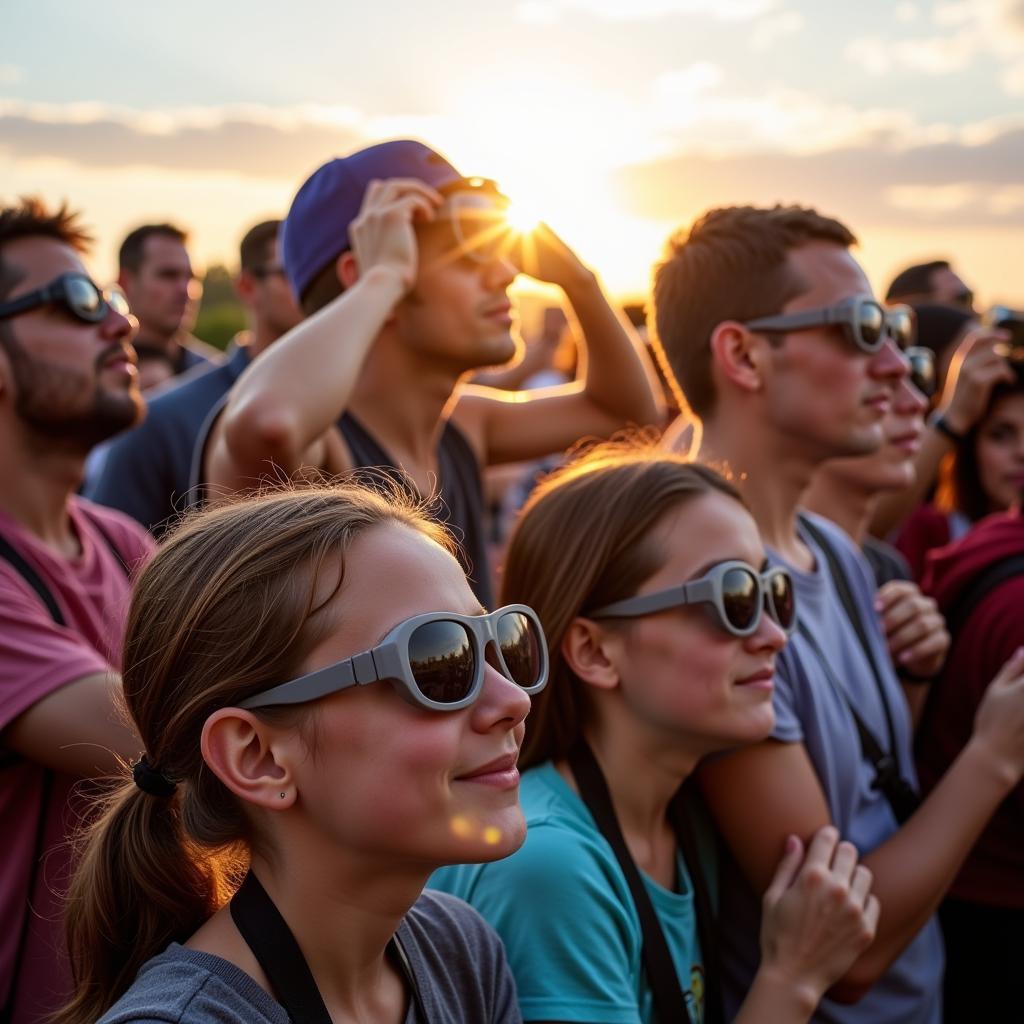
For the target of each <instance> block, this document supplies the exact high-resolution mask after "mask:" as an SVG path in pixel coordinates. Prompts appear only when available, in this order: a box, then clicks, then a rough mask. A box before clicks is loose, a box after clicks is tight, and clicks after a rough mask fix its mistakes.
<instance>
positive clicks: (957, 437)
mask: <svg viewBox="0 0 1024 1024" xmlns="http://www.w3.org/2000/svg"><path fill="white" fill-rule="evenodd" d="M928 426H929V427H931V428H932V429H933V430H937V431H938V432H939V433H940V434H943V435H945V436H946V437H948V438H949V439H950V441H952V442H953V444H960V443H961V442H962V441H964V440H965V439H966V438H967V435H966V434H961V433H960V431H959V430H955V429H954V428H953V427H951V426H950V425H949V423H948V422H947V420H946V417H945V416H943V415H942V413H936V414H935V415H934V416H932V418H931V419H930V420H929V421H928Z"/></svg>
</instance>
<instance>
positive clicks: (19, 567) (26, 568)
mask: <svg viewBox="0 0 1024 1024" xmlns="http://www.w3.org/2000/svg"><path fill="white" fill-rule="evenodd" d="M0 558H3V559H4V560H5V561H6V562H9V563H10V564H11V565H12V566H13V567H14V569H15V570H16V571H17V573H18V575H19V576H21V578H22V579H23V580H24V581H25V582H26V583H27V584H28V585H29V586H30V587H31V588H32V589H33V590H34V591H35V592H36V593H37V594H38V595H39V600H40V601H42V602H43V604H44V605H45V606H46V610H47V611H48V612H49V613H50V618H51V619H53V621H54V622H56V623H57V625H58V626H66V625H67V622H66V621H65V620H64V615H63V614H62V613H61V610H60V606H59V605H58V604H57V599H56V598H55V597H54V596H53V594H52V592H51V591H50V588H49V587H48V586H47V585H46V584H45V583H44V582H43V580H42V577H41V576H40V575H39V573H37V572H36V571H35V569H33V568H32V566H31V565H30V564H29V563H28V561H27V560H26V559H25V558H24V557H23V556H22V554H21V552H19V551H18V550H17V549H16V548H15V547H14V545H13V544H11V542H10V541H9V540H7V538H6V537H3V536H0Z"/></svg>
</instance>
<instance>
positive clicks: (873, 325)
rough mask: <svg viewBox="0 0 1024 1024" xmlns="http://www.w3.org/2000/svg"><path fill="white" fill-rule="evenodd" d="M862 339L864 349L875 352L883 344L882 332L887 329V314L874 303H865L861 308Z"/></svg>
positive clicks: (860, 325)
mask: <svg viewBox="0 0 1024 1024" xmlns="http://www.w3.org/2000/svg"><path fill="white" fill-rule="evenodd" d="M859 327H860V337H861V342H862V344H863V346H864V348H866V349H868V350H869V351H872V352H873V351H875V349H878V348H880V347H881V344H882V330H883V328H884V327H885V313H884V312H883V311H882V307H881V306H879V305H877V304H876V303H874V302H863V303H861V306H860V324H859Z"/></svg>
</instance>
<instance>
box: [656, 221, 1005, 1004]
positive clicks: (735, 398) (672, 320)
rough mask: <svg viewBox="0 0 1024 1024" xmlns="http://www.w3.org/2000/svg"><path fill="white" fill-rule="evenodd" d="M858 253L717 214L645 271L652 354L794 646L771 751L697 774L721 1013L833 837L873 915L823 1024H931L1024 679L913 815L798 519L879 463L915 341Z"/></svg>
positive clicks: (911, 780) (832, 542)
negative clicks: (810, 496)
mask: <svg viewBox="0 0 1024 1024" xmlns="http://www.w3.org/2000/svg"><path fill="white" fill-rule="evenodd" d="M852 242H853V235H852V233H851V232H850V231H849V230H848V229H847V228H845V227H844V226H843V225H841V224H839V222H837V221H835V220H832V219H831V218H827V217H823V216H821V215H819V214H817V213H816V212H815V211H813V210H807V209H803V208H800V207H775V208H772V209H756V208H754V207H730V208H723V209H718V210H713V211H711V212H710V213H708V214H706V215H705V216H704V217H703V218H701V219H699V220H698V221H697V222H696V223H695V224H694V226H693V228H692V229H691V230H690V232H689V233H688V234H680V235H678V236H676V237H675V238H673V240H672V242H671V244H670V247H669V251H668V253H667V255H666V257H665V260H664V261H663V262H662V263H661V265H659V266H658V267H657V268H656V272H655V285H654V319H655V322H656V324H657V333H658V343H659V344H660V345H661V346H662V356H663V358H664V359H665V361H666V363H667V365H669V366H670V367H672V369H673V371H674V372H675V374H676V377H677V383H678V385H679V386H680V387H681V390H682V392H683V394H684V395H685V397H686V399H687V400H688V401H689V404H690V406H691V408H692V409H694V410H695V412H696V413H697V415H698V416H699V417H700V420H701V428H702V429H701V437H700V441H699V454H698V458H699V459H700V460H701V461H702V462H705V463H706V464H708V465H711V466H714V467H716V468H719V469H722V470H723V471H725V472H727V473H728V474H729V475H730V476H731V477H732V479H733V481H734V483H735V484H736V486H737V487H738V489H739V490H740V491H741V493H742V494H743V497H744V499H745V500H746V502H747V504H748V506H749V508H750V510H751V513H752V514H753V516H754V519H755V520H756V522H757V524H758V528H759V529H760V532H761V536H762V539H763V541H764V543H765V546H766V547H767V548H768V550H769V552H770V557H771V559H772V561H773V562H774V563H775V564H781V565H783V566H785V567H787V568H788V569H789V571H790V573H791V574H792V576H793V579H794V584H795V588H796V597H797V622H798V627H797V630H796V632H795V633H794V634H793V636H792V637H791V638H790V641H789V643H788V644H787V646H786V648H785V649H784V650H783V651H781V652H780V653H779V655H778V657H777V659H776V674H775V678H774V680H773V685H774V701H773V704H774V709H775V719H776V720H775V729H774V731H773V734H772V737H771V738H770V739H768V740H766V741H764V742H762V743H759V744H756V745H754V746H752V747H747V748H744V749H742V750H738V751H735V752H733V753H730V754H728V755H727V756H724V757H721V758H716V759H714V760H713V761H711V762H708V763H706V764H705V765H704V766H703V767H702V769H701V771H700V782H701V785H702V787H703V790H704V793H705V796H706V798H707V800H708V804H709V807H710V809H711V812H712V815H713V816H714V818H715V821H716V823H717V825H718V827H719V829H720V831H721V833H722V836H723V837H724V840H725V843H726V845H727V846H728V848H729V850H730V851H731V854H732V858H731V859H730V860H729V861H728V862H727V864H726V866H725V868H724V871H725V877H723V884H722V886H721V891H722V900H723V902H722V924H723V927H722V928H721V929H720V932H721V935H722V938H723V948H722V952H723V959H724V961H725V963H724V966H725V978H726V989H727V1007H726V1010H727V1013H728V1011H730V1010H732V1011H734V1010H735V1009H736V1007H737V1006H738V1003H739V1000H740V999H741V998H742V995H743V993H744V992H745V989H746V986H747V985H749V983H750V980H751V979H752V977H753V973H754V971H755V970H756V967H757V960H758V950H757V936H758V921H759V916H760V904H759V893H761V892H763V891H764V890H765V888H766V887H767V885H768V882H769V880H770V877H771V873H772V870H773V869H774V864H775V861H776V860H777V858H778V854H779V850H780V849H782V847H783V846H784V844H785V842H786V840H787V837H788V836H791V835H797V836H801V837H806V836H810V835H812V834H813V833H814V832H816V831H817V830H818V829H819V828H821V827H823V826H826V825H830V824H832V825H834V826H835V827H836V828H837V829H838V830H839V832H840V834H841V835H842V836H843V838H845V839H847V840H849V841H850V842H851V843H853V845H854V846H855V847H857V849H858V850H859V851H860V852H861V858H862V863H863V864H864V865H865V866H866V867H867V868H869V869H870V871H871V872H872V873H873V875H874V885H873V889H872V891H873V892H874V893H875V894H876V895H877V896H878V898H879V902H880V903H881V905H882V915H881V918H880V920H879V927H878V933H877V935H876V937H875V940H874V942H873V943H872V944H871V946H870V947H869V948H868V950H867V951H866V952H865V953H864V954H863V955H862V956H861V957H860V958H859V959H858V961H857V962H856V963H855V964H854V965H853V967H852V968H851V970H850V971H849V972H848V973H847V975H846V977H845V978H843V979H841V981H840V982H839V983H838V984H837V985H836V987H835V988H834V989H833V992H832V995H833V996H834V998H831V999H826V1000H823V1001H822V1003H821V1004H820V1006H819V1007H818V1008H817V1010H816V1011H815V1017H814V1019H815V1020H816V1021H822V1022H835V1024H910V1022H914V1024H938V1022H939V1021H940V1020H941V1017H942V1005H941V986H942V940H941V936H940V934H939V931H938V926H937V923H936V920H935V917H934V912H935V909H936V907H937V905H938V903H939V901H940V899H941V898H942V895H943V893H944V891H945V889H946V887H947V886H948V885H949V883H950V881H951V880H952V878H953V876H954V875H955V873H956V870H957V868H958V867H959V865H960V863H961V862H962V861H963V859H964V857H965V856H966V854H967V852H968V851H969V849H970V848H971V845H972V844H973V842H974V840H975V839H976V838H977V836H978V834H979V833H980V832H981V830H982V828H983V827H984V825H985V823H986V821H987V820H988V818H989V817H990V816H991V815H992V813H993V812H994V810H995V809H996V807H998V805H999V804H1000V802H1001V801H1002V800H1003V799H1004V797H1005V796H1006V795H1007V794H1008V793H1009V792H1010V790H1012V789H1013V786H1014V784H1015V783H1016V781H1017V780H1018V779H1020V778H1021V775H1022V774H1024V659H1022V658H1015V659H1011V661H1010V662H1009V663H1008V665H1007V666H1006V667H1005V668H1004V669H1003V670H1002V672H1001V673H1000V674H999V676H998V677H997V679H996V680H995V681H994V682H993V683H992V685H991V686H990V687H989V689H988V691H987V693H986V697H985V700H986V701H987V702H988V706H987V707H983V708H982V709H981V711H980V712H979V715H978V719H977V724H976V726H975V729H974V733H973V735H972V738H971V742H970V743H969V744H968V746H967V748H966V749H965V751H964V752H963V753H962V754H961V755H960V757H959V758H958V759H957V760H956V761H955V762H954V763H953V765H952V766H951V767H950V768H949V771H948V772H947V773H946V775H945V777H944V779H943V781H942V782H941V783H940V784H939V785H938V786H937V787H936V789H935V790H934V791H933V792H932V794H931V795H930V796H929V797H928V798H927V799H926V800H925V801H924V802H923V803H922V804H921V805H920V807H919V808H918V807H917V799H916V794H915V792H914V786H915V784H916V779H915V776H914V768H913V758H912V748H911V741H912V731H911V722H910V716H909V713H908V709H907V706H906V701H905V700H904V699H903V694H902V693H901V691H900V687H899V684H898V682H897V679H896V676H895V673H894V671H893V666H892V663H891V660H890V658H889V653H888V650H887V645H886V637H885V633H884V632H883V629H882V624H881V622H880V620H879V617H878V613H877V611H876V604H875V599H876V595H875V587H874V584H873V581H872V580H871V578H870V573H869V570H868V568H867V566H866V565H865V563H864V562H863V558H862V556H861V555H860V553H859V552H858V551H857V549H856V547H855V546H854V544H853V542H852V541H851V540H850V538H849V537H848V536H847V535H846V534H844V533H843V532H842V531H841V530H840V529H839V528H838V527H836V526H835V525H834V524H832V523H830V522H828V521H827V520H825V519H822V518H821V517H818V516H811V515H807V514H806V513H803V514H800V511H799V506H800V501H801V496H802V494H803V492H804V491H805V489H806V488H807V486H808V484H809V483H810V480H811V477H812V476H813V474H814V472H815V471H816V469H817V468H818V467H819V466H820V465H821V464H822V463H823V462H825V461H826V460H828V459H832V458H837V457H841V456H853V455H864V454H867V453H870V452H873V451H875V450H877V448H878V447H879V446H880V445H881V443H882V440H883V436H884V432H883V418H884V416H885V415H886V413H887V412H888V410H889V409H890V407H891V405H892V402H893V396H894V393H895V390H896V388H897V387H898V386H899V385H900V384H901V383H902V381H903V380H904V379H905V377H906V375H907V371H908V367H907V364H906V362H905V360H904V358H903V357H902V355H901V353H900V351H899V348H898V347H897V339H898V338H900V336H901V335H903V333H904V328H905V326H906V324H905V323H904V321H903V319H902V317H898V316H897V315H896V314H894V313H893V312H892V311H887V310H886V309H884V308H883V307H882V306H881V305H880V304H879V303H878V302H876V301H875V299H874V298H873V297H872V295H871V288H870V285H869V284H868V281H867V278H866V276H865V274H864V271H863V270H862V269H861V267H860V266H859V264H858V263H857V262H856V260H855V259H854V258H853V256H852V255H851V253H850V252H849V246H850V245H851V244H852ZM900 340H902V339H900ZM681 582H682V581H681ZM891 612H892V609H891V608H887V609H886V625H887V627H888V626H889V617H890V615H891ZM928 618H929V616H927V615H922V614H921V613H920V609H919V610H918V613H917V614H916V615H911V616H910V618H909V619H907V620H906V621H901V622H900V623H899V624H898V628H900V629H905V630H907V631H909V633H911V634H913V636H912V639H913V640H914V641H915V643H916V642H917V641H920V640H921V639H923V637H922V630H924V631H927V629H929V628H931V629H934V628H935V625H934V620H933V619H932V620H931V621H932V624H931V626H929V625H928V622H926V621H924V620H925V619H928ZM736 699H740V698H739V696H737V698H736ZM849 1002H856V1005H853V1006H851V1005H845V1004H846V1003H849ZM811 1009H813V1008H812V1007H808V1012H810V1010H811Z"/></svg>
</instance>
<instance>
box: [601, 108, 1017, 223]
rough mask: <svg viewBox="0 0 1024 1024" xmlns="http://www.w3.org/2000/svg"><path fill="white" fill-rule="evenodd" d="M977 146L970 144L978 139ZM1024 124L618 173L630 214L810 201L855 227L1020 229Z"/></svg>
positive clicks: (672, 160) (681, 214) (657, 215)
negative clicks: (915, 140) (940, 137)
mask: <svg viewBox="0 0 1024 1024" xmlns="http://www.w3.org/2000/svg"><path fill="white" fill-rule="evenodd" d="M972 135H973V137H974V138H977V139H979V140H980V141H969V139H970V138H971V137H972ZM1022 162H1024V120H1022V121H1020V122H1018V123H1016V124H1014V123H1003V124H1001V125H998V126H990V127H989V128H988V130H986V131H982V130H981V129H980V128H977V127H976V128H975V130H974V132H973V133H971V132H965V133H961V134H958V135H956V136H954V137H950V138H948V139H947V140H945V141H941V142H926V143H919V144H915V145H909V146H905V147H899V146H898V145H895V144H894V143H893V142H892V140H890V141H889V142H888V143H884V142H878V141H876V142H871V141H867V140H865V141H861V142H859V143H850V144H847V145H845V146H841V147H838V148H834V149H830V150H827V151H822V152H817V153H803V154H797V153H780V152H777V151H775V152H772V151H770V150H768V149H767V148H765V149H762V150H761V151H759V152H746V153H741V154H740V153H729V154H718V155H715V154H697V153H683V154H676V155H673V156H670V157H666V158H663V159H661V160H655V161H649V162H647V163H644V164H638V165H634V166H632V167H629V168H626V169H624V170H623V171H621V172H620V174H619V177H618V184H619V187H620V196H621V197H622V198H623V201H624V202H626V203H627V204H628V206H629V209H630V211H631V212H632V213H634V214H635V215H638V216H643V217H647V218H650V219H651V220H657V221H665V220H669V221H674V222H685V221H689V220H690V219H692V218H693V216H695V214H696V213H698V212H699V211H700V210H702V209H704V208H706V207H708V206H714V205H721V204H723V203H724V204H733V203H744V202H751V203H756V204H766V203H775V202H801V203H810V204H812V205H815V206H818V207H819V208H821V209H823V210H825V211H829V212H833V213H836V214H837V215H839V216H840V217H844V218H849V220H850V221H851V223H852V224H853V226H854V228H855V229H856V228H857V226H858V225H875V226H883V227H886V228H891V227H897V226H898V227H914V226H920V225H927V224H931V223H934V222H935V221H936V220H941V223H942V224H943V225H945V226H948V227H950V228H954V227H971V228H981V227H1005V226H1012V227H1015V228H1019V227H1020V226H1024V188H1022V186H1021V185H1020V172H1019V168H1020V167H1021V166H1022Z"/></svg>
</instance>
